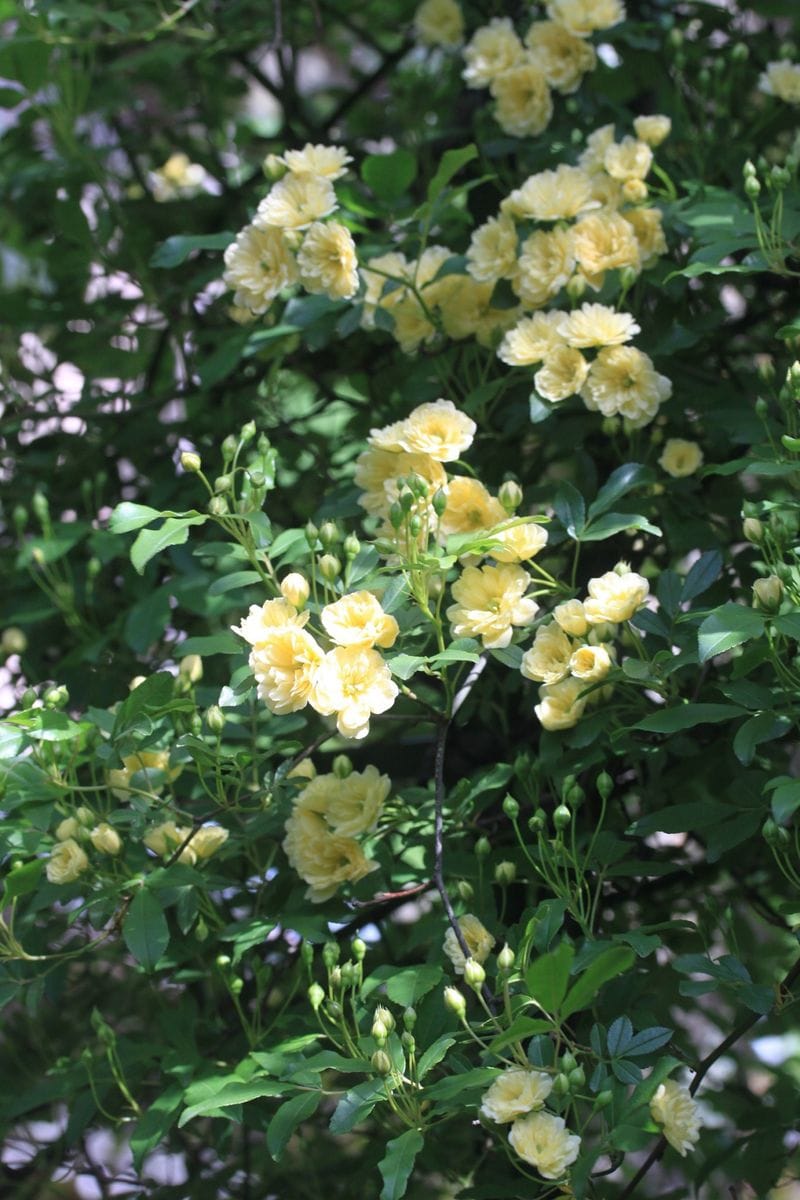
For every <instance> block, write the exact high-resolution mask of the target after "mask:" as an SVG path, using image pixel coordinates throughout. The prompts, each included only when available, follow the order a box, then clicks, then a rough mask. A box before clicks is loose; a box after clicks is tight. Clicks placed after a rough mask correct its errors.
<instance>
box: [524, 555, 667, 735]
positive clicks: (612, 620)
mask: <svg viewBox="0 0 800 1200" xmlns="http://www.w3.org/2000/svg"><path fill="white" fill-rule="evenodd" d="M649 591H650V585H649V584H648V582H647V580H646V579H644V578H643V577H642V576H641V575H637V574H636V572H635V571H631V570H630V569H629V568H628V566H627V564H626V563H618V564H617V566H616V567H615V568H614V570H613V571H606V573H605V574H604V575H600V576H599V577H598V578H596V579H590V580H589V585H588V589H587V592H588V595H587V597H586V599H585V600H583V601H581V600H567V601H565V602H564V603H563V604H558V605H556V607H555V609H554V610H553V617H554V620H553V621H552V622H550V623H549V624H547V625H542V626H540V627H539V629H537V631H536V636H535V637H534V640H533V645H532V646H531V647H530V649H529V650H527V651H526V652H525V654H524V655H523V657H522V664H521V666H520V670H521V671H522V674H523V675H524V676H525V677H526V679H532V680H534V681H535V682H536V683H541V684H542V685H543V686H542V687H541V688H540V689H539V703H538V704H537V705H536V708H535V712H536V716H537V717H538V719H539V721H540V723H541V725H542V726H543V728H544V729H548V730H558V729H571V728H572V727H573V725H577V723H578V721H579V720H580V719H581V717H582V716H583V714H584V711H585V709H586V706H587V704H589V703H592V702H595V703H596V702H597V701H598V700H600V699H602V698H603V696H604V695H605V694H606V689H605V688H599V687H597V686H593V685H597V684H598V683H601V682H602V680H604V679H605V677H606V676H607V675H608V673H609V671H610V670H611V668H612V666H613V664H614V660H615V658H616V650H615V647H614V645H613V638H614V636H615V634H616V629H617V625H619V624H620V623H621V622H623V621H629V620H630V618H631V617H632V616H633V615H634V613H636V612H637V611H638V610H639V609H640V608H641V607H642V605H643V604H644V602H645V600H646V599H647V595H648V593H649Z"/></svg>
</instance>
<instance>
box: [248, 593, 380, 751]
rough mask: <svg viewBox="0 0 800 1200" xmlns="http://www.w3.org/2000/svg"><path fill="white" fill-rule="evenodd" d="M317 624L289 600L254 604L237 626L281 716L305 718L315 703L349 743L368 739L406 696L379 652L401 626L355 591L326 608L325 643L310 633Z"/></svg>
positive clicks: (263, 689)
mask: <svg viewBox="0 0 800 1200" xmlns="http://www.w3.org/2000/svg"><path fill="white" fill-rule="evenodd" d="M309 617H310V613H308V612H299V611H298V610H297V608H295V606H294V605H292V604H290V603H289V602H288V601H287V600H286V599H283V598H281V599H279V600H267V601H265V602H264V604H262V605H260V606H259V605H257V604H254V605H252V606H251V608H250V611H249V613H248V615H247V616H246V617H245V618H244V620H243V621H242V622H241V624H240V625H238V626H234V627H233V631H234V633H237V634H239V636H240V637H242V638H244V640H245V641H246V642H249V643H250V645H251V647H252V650H251V652H250V667H251V669H252V671H253V674H254V675H255V678H256V682H257V684H258V692H259V695H260V696H261V699H262V700H263V701H264V703H265V704H266V705H267V707H268V708H269V710H270V711H271V712H274V713H278V714H285V713H290V712H297V711H298V710H299V709H301V708H305V706H306V705H307V704H310V705H311V707H312V708H313V709H315V710H316V711H317V712H318V713H320V714H321V715H322V716H332V715H334V714H335V715H336V727H337V729H338V730H339V733H340V734H341V735H342V737H346V738H364V737H366V736H367V734H368V733H369V722H370V717H371V716H372V715H373V714H374V713H383V712H386V711H387V709H389V708H391V707H392V705H393V704H394V701H395V699H396V697H397V694H398V688H397V685H396V684H395V683H394V681H393V680H392V677H391V673H390V671H389V668H388V666H387V665H386V662H385V661H384V659H383V657H382V656H381V654H380V653H379V651H378V650H376V649H375V647H376V646H379V647H381V648H382V649H388V647H390V646H392V645H393V644H394V641H395V639H396V637H397V634H398V626H397V621H396V620H395V619H394V617H392V616H389V615H388V614H387V613H385V612H384V611H383V609H382V607H381V605H380V602H379V601H378V600H377V599H376V598H375V596H374V595H373V594H372V593H371V592H367V591H360V592H350V593H348V594H347V595H345V596H342V597H341V598H340V599H338V600H335V601H333V602H332V603H331V604H327V605H325V607H324V608H323V609H322V611H321V613H320V622H321V626H322V630H321V631H320V632H319V633H318V636H317V637H314V635H313V634H312V633H310V632H309V630H308V629H307V628H306V625H307V623H308V621H309ZM323 631H324V632H323ZM323 640H327V642H328V643H329V645H330V648H329V649H327V650H326V649H324V647H323V645H322V644H321V642H323Z"/></svg>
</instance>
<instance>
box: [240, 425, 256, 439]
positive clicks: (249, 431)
mask: <svg viewBox="0 0 800 1200" xmlns="http://www.w3.org/2000/svg"><path fill="white" fill-rule="evenodd" d="M255 436H256V423H255V421H248V422H247V424H246V425H243V426H242V432H241V433H240V434H239V438H240V440H241V441H243V442H252V440H253V438H254V437H255Z"/></svg>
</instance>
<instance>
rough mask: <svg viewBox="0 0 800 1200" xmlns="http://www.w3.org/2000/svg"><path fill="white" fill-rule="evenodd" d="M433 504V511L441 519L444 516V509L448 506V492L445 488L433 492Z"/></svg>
mask: <svg viewBox="0 0 800 1200" xmlns="http://www.w3.org/2000/svg"><path fill="white" fill-rule="evenodd" d="M431 504H432V505H433V511H434V512H435V513H436V515H437V517H439V519H440V520H441V518H442V517H443V516H444V511H445V509H446V508H447V492H446V491H445V490H444V488H437V489H436V491H435V492H434V493H433V500H432V501H431Z"/></svg>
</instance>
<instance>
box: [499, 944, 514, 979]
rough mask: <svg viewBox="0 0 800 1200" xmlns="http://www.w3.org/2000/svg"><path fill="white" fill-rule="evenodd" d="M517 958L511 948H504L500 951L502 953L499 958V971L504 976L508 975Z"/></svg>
mask: <svg viewBox="0 0 800 1200" xmlns="http://www.w3.org/2000/svg"><path fill="white" fill-rule="evenodd" d="M515 958H516V955H515V954H514V951H513V950H512V949H511V947H510V946H503V949H502V950H501V951H500V953H499V954H498V956H497V967H498V970H499V971H500V972H501V973H502V974H503V975H507V974H508V972H509V971H510V970H511V968H512V967H513V966H514V959H515Z"/></svg>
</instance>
